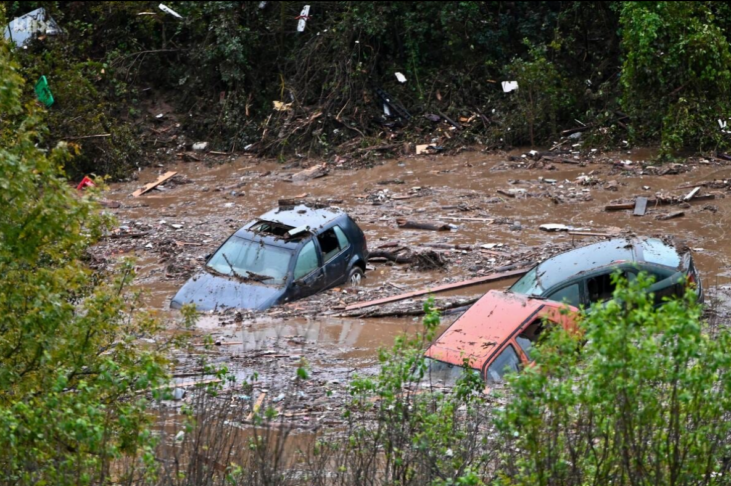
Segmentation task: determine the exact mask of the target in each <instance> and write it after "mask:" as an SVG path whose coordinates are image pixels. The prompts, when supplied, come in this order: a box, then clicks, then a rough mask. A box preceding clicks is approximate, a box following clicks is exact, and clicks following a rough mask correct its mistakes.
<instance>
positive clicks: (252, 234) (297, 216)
mask: <svg viewBox="0 0 731 486" xmlns="http://www.w3.org/2000/svg"><path fill="white" fill-rule="evenodd" d="M342 217H347V213H346V212H345V211H343V210H341V209H337V208H329V207H328V208H313V207H310V206H306V205H304V204H299V205H297V206H284V207H278V208H277V209H273V210H271V211H269V212H268V213H266V214H263V215H261V216H260V217H258V218H257V219H255V220H254V221H251V222H249V223H248V224H246V226H244V227H243V228H241V229H239V230H238V231H237V232H236V233H235V236H238V237H239V238H245V239H247V240H253V241H260V242H262V243H264V244H267V245H272V246H278V247H281V248H288V249H291V250H295V249H297V248H298V247H299V246H300V244H301V243H302V242H303V241H304V240H306V239H307V238H308V237H309V236H310V234H309V233H305V234H303V235H300V236H299V237H283V236H277V235H274V234H269V233H264V232H258V231H256V230H255V229H253V228H254V227H256V226H257V225H259V224H260V223H262V222H270V223H276V224H279V225H282V226H285V227H288V228H292V229H294V228H299V227H302V226H309V228H310V230H311V231H312V232H313V233H315V234H317V233H318V232H319V230H320V229H321V228H322V227H323V226H325V225H327V224H329V223H331V222H334V221H335V220H337V219H339V218H342Z"/></svg>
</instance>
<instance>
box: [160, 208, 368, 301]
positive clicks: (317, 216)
mask: <svg viewBox="0 0 731 486" xmlns="http://www.w3.org/2000/svg"><path fill="white" fill-rule="evenodd" d="M367 259H368V250H367V247H366V239H365V235H364V234H363V231H361V229H360V228H359V227H358V225H357V224H356V223H355V221H353V219H352V218H351V217H350V216H348V215H347V214H346V213H345V212H344V211H342V210H339V209H335V208H314V207H310V206H306V205H297V206H284V207H279V208H277V209H274V210H272V211H270V212H268V213H266V214H264V215H262V216H261V217H259V218H258V219H256V220H254V221H252V222H250V223H248V224H247V225H246V226H244V227H243V228H241V229H239V230H238V231H237V232H236V233H234V234H233V235H231V237H229V238H228V240H226V242H225V243H223V245H221V247H220V248H218V250H216V252H215V253H214V254H213V256H211V257H210V258H209V259H208V260H207V261H206V264H205V266H204V268H203V271H201V272H200V273H199V274H197V275H195V276H193V277H192V278H191V279H190V280H188V281H187V282H186V283H185V285H184V286H183V287H182V288H181V289H180V290H179V291H178V293H177V294H176V295H175V297H173V299H172V302H171V304H170V306H171V307H172V308H174V309H177V308H180V307H181V306H182V305H183V304H188V303H190V304H195V305H196V308H197V309H198V310H214V309H220V308H237V309H252V310H263V309H267V308H269V307H272V306H274V305H277V304H281V303H284V302H289V301H293V300H296V299H301V298H303V297H307V296H310V295H312V294H315V293H317V292H320V291H323V290H326V289H328V288H330V287H334V286H336V285H342V284H344V283H346V282H349V283H351V284H354V285H358V284H360V282H361V279H362V278H363V277H364V275H365V268H366V261H367Z"/></svg>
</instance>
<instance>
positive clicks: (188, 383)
mask: <svg viewBox="0 0 731 486" xmlns="http://www.w3.org/2000/svg"><path fill="white" fill-rule="evenodd" d="M198 374H199V375H201V374H203V373H198ZM213 383H221V380H219V379H217V378H212V379H210V380H199V381H185V382H183V383H169V384H167V385H163V386H158V387H157V388H151V389H149V390H142V392H143V393H144V392H145V391H156V390H172V389H175V388H188V387H189V386H197V385H210V384H213Z"/></svg>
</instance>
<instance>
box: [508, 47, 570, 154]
mask: <svg viewBox="0 0 731 486" xmlns="http://www.w3.org/2000/svg"><path fill="white" fill-rule="evenodd" d="M526 43H528V41H527V39H526ZM530 58H531V59H530V60H528V61H526V60H523V59H515V60H514V61H513V62H512V63H511V64H510V65H509V66H508V67H507V75H508V78H509V79H511V80H516V81H518V90H517V91H516V92H514V94H513V96H514V97H515V98H516V105H517V109H516V110H514V111H512V112H511V113H510V116H509V117H508V120H509V121H508V124H509V125H510V126H511V128H512V129H514V130H516V131H517V133H514V134H511V138H512V137H515V136H517V137H520V138H518V140H524V139H525V133H526V132H527V134H528V140H529V141H530V144H531V145H534V144H535V143H536V140H547V139H548V138H549V137H554V139H555V138H556V136H557V135H558V120H559V116H560V113H561V110H562V109H565V108H566V107H567V106H569V101H570V98H569V92H568V90H567V89H566V87H565V84H566V81H565V80H564V79H563V78H562V77H561V75H560V74H559V72H558V70H557V69H556V66H554V64H553V63H551V62H550V61H549V60H548V59H547V58H546V52H545V50H544V49H538V48H534V49H531V52H530Z"/></svg>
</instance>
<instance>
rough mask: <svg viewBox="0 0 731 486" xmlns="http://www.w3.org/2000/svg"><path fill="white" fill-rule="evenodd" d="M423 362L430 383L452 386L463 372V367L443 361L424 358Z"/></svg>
mask: <svg viewBox="0 0 731 486" xmlns="http://www.w3.org/2000/svg"><path fill="white" fill-rule="evenodd" d="M424 362H425V363H426V367H427V372H426V379H427V380H428V381H429V382H430V383H431V384H432V385H447V386H454V385H455V384H457V380H459V379H460V378H461V377H462V376H463V375H464V373H465V369H464V367H462V366H458V365H453V364H449V363H445V362H444V361H439V360H436V359H432V358H424ZM475 371H477V370H475Z"/></svg>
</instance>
